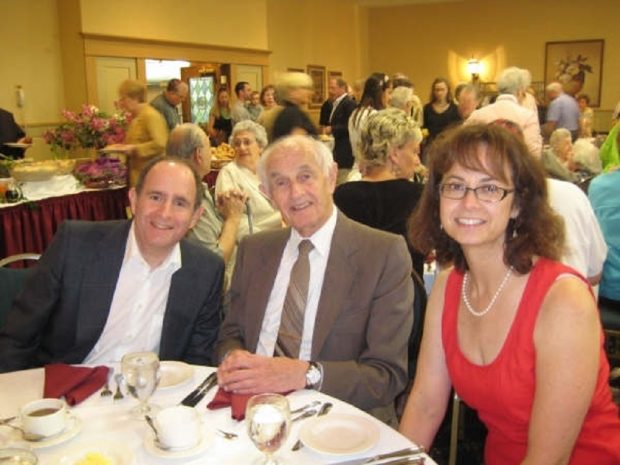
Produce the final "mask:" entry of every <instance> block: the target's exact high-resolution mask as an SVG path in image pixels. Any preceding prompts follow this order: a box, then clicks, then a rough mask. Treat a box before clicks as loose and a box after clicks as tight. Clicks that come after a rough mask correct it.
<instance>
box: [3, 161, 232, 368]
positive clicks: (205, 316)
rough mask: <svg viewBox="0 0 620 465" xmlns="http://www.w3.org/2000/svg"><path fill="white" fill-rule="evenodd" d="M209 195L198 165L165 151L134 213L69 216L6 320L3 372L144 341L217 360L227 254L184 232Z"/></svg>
mask: <svg viewBox="0 0 620 465" xmlns="http://www.w3.org/2000/svg"><path fill="white" fill-rule="evenodd" d="M201 195H202V185H201V180H200V178H199V177H198V175H197V174H196V172H195V170H194V169H193V168H192V167H191V165H189V164H188V163H187V162H185V161H183V160H179V159H173V158H160V159H155V160H153V161H152V162H151V163H149V164H148V165H146V166H145V168H144V170H143V171H142V173H141V174H140V177H139V179H138V183H137V185H136V187H135V188H132V189H131V190H130V191H129V199H130V204H131V209H132V212H133V221H111V222H92V223H91V222H77V221H67V222H65V223H64V224H63V225H62V226H61V228H60V229H59V231H58V232H57V234H56V235H55V237H54V240H53V241H52V243H51V244H50V246H49V247H48V249H47V250H46V251H45V253H44V255H43V256H42V257H41V259H40V260H39V262H38V263H37V265H36V266H35V268H34V270H33V273H32V274H31V276H30V277H29V278H28V280H27V282H26V286H25V289H24V291H23V292H22V293H21V294H20V296H19V297H18V298H17V299H16V302H15V304H14V306H13V308H12V310H11V311H10V312H9V314H8V315H7V319H6V323H5V326H4V327H3V328H2V330H0V372H7V371H13V370H20V369H25V368H32V367H37V366H42V365H44V364H47V363H51V362H64V363H111V362H115V361H119V360H120V358H121V357H122V355H124V354H125V353H127V352H134V351H154V352H158V353H159V356H160V358H161V359H169V360H184V361H187V362H190V363H197V364H209V363H210V362H211V359H212V350H213V346H214V343H215V340H216V337H217V331H218V327H219V323H220V298H221V289H222V277H223V262H222V259H221V258H220V257H218V256H217V255H215V254H214V253H212V252H211V251H208V250H206V249H205V248H203V247H200V246H199V245H197V244H193V243H191V242H189V241H187V240H185V239H184V236H185V234H186V232H187V231H188V229H189V228H191V227H192V226H193V225H194V224H195V223H196V221H197V220H198V218H199V217H200V214H201V213H202V208H201V206H200V205H201Z"/></svg>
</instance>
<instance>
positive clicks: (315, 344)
mask: <svg viewBox="0 0 620 465" xmlns="http://www.w3.org/2000/svg"><path fill="white" fill-rule="evenodd" d="M350 226H351V220H349V219H348V218H347V217H346V216H344V215H343V214H342V213H340V212H338V219H337V222H336V228H335V229H334V236H333V238H332V245H331V248H330V251H329V257H328V259H327V267H326V268H325V278H324V280H323V288H322V289H321V297H320V298H319V305H318V308H317V313H316V320H315V324H314V332H313V336H312V359H313V360H314V359H316V358H317V357H318V355H319V354H320V353H321V349H322V348H323V344H325V340H326V339H327V337H328V336H329V333H330V332H331V328H332V327H333V325H334V322H335V321H336V320H337V319H338V316H339V315H340V313H341V312H342V309H343V308H344V306H345V305H344V304H345V300H346V299H347V297H348V296H349V295H351V292H352V291H353V290H352V289H351V288H352V286H353V282H354V279H355V276H357V267H356V266H355V265H354V264H353V263H352V260H350V257H351V255H353V254H354V253H355V252H356V251H357V250H358V248H359V244H358V243H357V241H356V240H355V236H354V235H352V234H351V233H350V229H351V228H350Z"/></svg>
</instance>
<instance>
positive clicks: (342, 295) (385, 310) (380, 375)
mask: <svg viewBox="0 0 620 465" xmlns="http://www.w3.org/2000/svg"><path fill="white" fill-rule="evenodd" d="M289 235H290V229H283V230H278V231H265V232H262V233H258V234H254V235H251V236H247V237H246V238H245V239H244V241H243V242H242V243H241V245H240V246H239V251H238V255H237V264H236V268H235V273H234V275H233V280H232V285H231V290H230V296H231V307H230V310H229V312H228V314H227V315H226V318H225V321H224V323H223V325H222V327H221V329H220V335H219V341H218V353H219V355H220V357H221V356H222V355H223V354H226V353H227V352H228V351H229V350H232V349H235V348H244V349H246V350H248V351H250V352H254V351H255V350H256V347H257V344H258V339H259V335H260V330H261V325H262V321H263V317H264V314H265V309H266V307H267V302H268V300H269V295H270V293H271V289H272V287H273V284H274V280H275V277H276V274H277V271H278V267H279V265H280V260H281V257H282V253H283V250H284V247H285V245H286V242H287V241H288V238H289ZM325 273H326V275H325V279H324V282H323V289H322V291H321V296H320V300H319V305H318V309H317V316H316V321H315V327H314V335H313V340H312V360H314V361H317V362H320V363H321V364H322V366H323V370H324V371H323V384H322V388H321V391H323V392H325V393H326V394H329V395H332V396H334V397H337V398H340V399H342V400H344V401H346V402H349V403H352V404H354V405H355V406H357V407H359V408H361V409H363V410H367V411H369V410H371V409H375V408H377V407H384V406H388V405H390V404H392V402H393V400H394V398H395V396H396V395H398V394H399V393H400V392H401V391H402V390H403V388H404V386H405V384H406V381H407V341H408V338H409V333H410V332H411V327H412V324H413V310H412V305H413V285H412V281H411V258H410V257H409V252H408V250H407V247H406V245H405V241H404V239H403V238H402V237H400V236H397V235H394V234H390V233H386V232H382V231H379V230H375V229H371V228H369V227H367V226H364V225H361V224H359V223H356V222H355V221H352V220H350V219H348V218H347V217H346V216H344V215H343V214H342V213H338V219H337V223H336V228H335V230H334V235H333V238H332V245H331V250H330V253H329V257H328V262H327V268H326V271H325Z"/></svg>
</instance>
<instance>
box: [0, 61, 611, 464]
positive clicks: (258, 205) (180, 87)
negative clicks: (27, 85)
mask: <svg viewBox="0 0 620 465" xmlns="http://www.w3.org/2000/svg"><path fill="white" fill-rule="evenodd" d="M496 81H497V93H496V94H495V95H491V96H490V95H486V94H484V93H483V92H482V91H481V88H480V87H479V86H478V85H477V84H476V83H465V84H462V85H459V86H457V88H456V89H455V92H454V93H453V91H452V85H451V83H450V82H449V81H448V80H447V79H445V78H442V77H437V78H436V79H435V80H434V81H433V82H432V85H431V89H430V95H429V97H428V100H427V102H426V103H425V104H422V100H421V99H420V97H418V96H417V95H416V92H415V87H414V84H413V82H412V80H411V79H410V78H408V77H407V76H405V75H403V74H396V75H394V76H389V75H388V74H386V73H381V72H377V73H372V74H371V75H370V76H368V78H367V79H365V80H363V81H353V82H352V83H351V86H350V85H349V84H350V83H349V82H347V81H346V80H345V79H343V78H342V77H335V78H330V79H329V81H328V83H327V84H328V85H327V89H328V95H329V97H328V99H327V100H326V101H325V103H324V104H323V105H322V107H321V111H320V115H319V121H318V124H315V122H314V121H313V118H312V116H311V115H310V114H309V112H308V111H307V105H308V103H309V102H310V100H311V98H312V95H313V92H314V90H313V89H314V83H313V80H312V78H311V77H310V76H309V75H308V74H305V73H301V72H291V73H283V74H282V75H280V76H278V79H277V80H276V82H275V83H274V84H273V85H267V86H265V87H264V88H263V89H261V90H259V89H252V88H251V85H250V83H248V82H244V81H241V82H238V83H236V84H235V86H234V88H233V89H230V90H229V89H228V88H226V87H222V88H218V89H216V91H215V98H214V103H213V107H212V109H211V111H210V113H209V117H208V121H206V122H204V130H203V128H201V127H200V126H199V125H197V124H193V123H182V122H181V119H180V117H179V112H178V111H177V106H178V105H179V104H180V103H181V102H183V101H185V100H186V99H187V96H188V91H189V89H188V86H187V84H186V83H184V82H182V81H180V80H178V79H173V80H171V81H170V82H169V83H168V85H167V87H166V88H165V90H164V91H163V92H162V93H161V95H158V96H157V97H156V98H155V99H154V100H152V101H151V102H150V104H149V103H147V102H146V87H145V86H144V85H143V84H142V83H140V82H137V81H132V80H128V81H125V82H123V83H122V84H121V86H120V88H119V105H120V107H121V108H122V109H123V110H125V111H127V112H129V113H130V114H131V115H132V120H131V123H130V126H129V128H128V131H127V137H126V140H125V142H124V143H123V144H116V145H114V146H110V147H108V149H109V150H114V151H117V152H121V153H123V154H125V156H126V158H127V163H128V165H129V185H130V200H131V209H132V211H133V214H134V220H133V221H132V222H130V221H127V222H118V223H114V224H110V225H98V226H92V227H90V226H85V225H82V224H71V223H69V224H67V225H66V227H63V228H62V229H61V231H60V232H59V234H58V236H57V238H55V239H54V242H53V244H52V246H50V249H49V251H47V252H46V253H45V254H44V256H43V258H42V260H41V263H40V265H39V267H38V268H37V272H36V274H35V275H34V277H33V278H31V280H30V281H29V283H28V287H27V291H26V292H24V293H23V294H22V297H20V298H19V299H18V301H17V303H16V311H17V313H15V312H13V313H12V314H11V315H10V317H9V318H8V320H7V324H6V326H5V327H3V328H2V329H0V371H6V370H11V369H21V368H28V367H32V366H38V365H40V364H42V363H46V362H50V361H68V362H71V363H83V362H84V363H93V362H97V363H99V362H105V361H106V360H109V359H111V358H114V357H118V356H119V355H120V354H121V352H123V351H127V350H130V349H133V348H135V347H143V346H145V345H146V348H147V349H149V350H155V351H157V350H158V351H159V352H160V354H161V355H162V356H165V357H170V358H173V359H179V360H186V361H189V362H192V363H203V364H206V363H216V364H219V369H218V382H219V384H220V386H221V387H222V388H224V389H227V390H232V391H235V392H239V393H246V394H249V393H260V392H288V391H291V390H295V389H301V388H304V387H305V388H314V389H320V390H322V391H324V392H326V393H327V394H330V395H333V396H335V397H338V398H341V399H342V400H345V401H347V402H350V403H352V404H354V405H356V406H357V407H359V408H361V409H364V410H366V411H368V412H370V413H372V414H373V415H375V416H377V417H378V418H380V419H382V420H384V421H385V422H387V423H388V424H391V425H393V426H394V427H398V422H399V421H400V426H399V427H400V430H401V432H402V433H403V434H405V435H406V436H408V437H409V438H411V439H412V440H414V441H415V442H416V443H418V444H421V445H423V446H424V447H425V448H427V450H428V449H429V448H430V446H431V444H432V442H433V439H434V437H435V434H436V432H437V430H438V428H439V425H440V423H441V421H442V419H443V418H444V414H445V411H446V408H447V404H448V400H449V397H450V392H451V389H452V388H455V389H456V391H457V392H458V394H459V396H460V397H461V398H462V399H464V400H465V401H466V402H467V403H468V405H470V406H472V407H474V408H475V409H477V410H478V412H479V415H480V418H481V420H482V421H483V422H484V423H485V425H486V427H487V428H488V430H489V434H488V438H487V443H486V444H487V446H486V451H485V463H487V465H498V464H508V465H511V464H515V465H516V464H526V463H527V464H529V463H541V464H543V463H544V464H555V463H562V464H571V465H573V464H574V465H576V464H578V463H597V464H603V465H605V464H609V465H611V464H617V463H620V448H618V444H620V419H619V417H618V410H617V407H615V406H614V404H613V401H612V397H611V392H610V390H609V386H608V378H609V364H608V362H607V359H606V356H605V352H604V349H603V347H602V345H601V338H602V336H601V327H600V321H599V316H598V311H597V296H596V292H597V290H598V292H599V293H600V299H603V300H604V301H605V302H606V304H607V305H611V306H614V307H615V308H617V309H619V311H620V235H619V233H618V231H620V213H619V212H620V201H619V200H618V199H620V195H619V194H618V193H617V191H618V185H620V180H619V179H617V177H618V176H620V175H619V174H617V173H618V171H617V169H618V168H619V167H620V154H619V146H620V122H618V121H617V118H618V114H617V113H618V112H619V111H616V114H614V118H616V121H615V122H614V126H613V128H612V130H611V131H610V133H609V135H608V137H607V138H606V139H595V138H594V137H593V136H594V135H595V134H596V131H595V127H594V126H595V125H594V113H593V110H592V109H591V108H590V107H589V103H590V100H589V97H588V96H587V95H570V94H568V93H567V92H565V91H564V89H563V87H562V85H561V84H560V83H559V82H553V83H550V84H549V85H548V86H547V87H546V89H545V91H546V96H547V100H548V105H544V102H543V101H540V100H537V98H536V97H535V95H534V94H533V92H532V89H531V84H532V82H531V81H532V77H531V74H530V72H529V71H528V70H525V69H521V68H517V67H509V68H506V69H504V70H502V71H501V72H500V73H499V75H498V77H497V80H496ZM231 96H232V97H233V98H232V99H231ZM543 106H544V107H545V110H544V111H542V112H541V107H543ZM619 108H620V104H619ZM617 110H618V109H617ZM541 114H543V115H544V116H543V117H542V118H541V116H540V115H541ZM5 120H6V121H7V122H6V124H5V123H4V121H5ZM10 120H12V118H8V117H6V115H4V112H0V122H2V127H4V126H7V125H10V124H14V122H13V123H11V121H10ZM5 133H6V131H5V130H4V129H3V130H2V132H0V134H2V137H3V139H2V140H1V141H0V143H4V142H5V141H8V139H9V138H10V139H14V140H24V137H25V134H24V133H23V132H20V131H19V130H18V129H15V128H13V129H12V132H11V133H10V134H9V135H7V136H5V135H4V134H5ZM7 134H8V133H7ZM545 142H546V143H545ZM223 143H228V144H230V146H231V147H232V149H233V150H234V158H233V159H232V161H231V162H230V163H228V164H226V165H225V166H224V167H223V168H222V169H221V170H220V171H219V173H218V177H217V181H216V183H215V186H214V189H210V188H209V186H208V185H207V184H206V183H204V182H201V180H203V179H204V178H205V176H207V174H208V173H209V171H210V170H211V156H212V155H211V148H212V147H217V146H219V145H221V144H223ZM3 150H4V149H3ZM588 198H589V200H588ZM186 237H188V238H190V239H191V240H187V239H186ZM112 239H114V240H115V241H116V245H115V247H114V248H113V249H112V253H111V257H110V259H108V260H103V258H101V257H100V256H99V255H100V251H101V250H103V249H104V248H105V246H106V245H109V244H110V242H109V241H111V240H112ZM71 241H74V242H71ZM70 243H75V244H77V246H76V247H75V248H73V249H72V248H71V247H69V244H70ZM119 244H120V245H119ZM78 246H79V247H78ZM80 254H87V255H86V257H89V261H91V260H90V258H91V259H92V263H90V264H89V265H88V266H87V267H85V268H84V269H83V268H82V267H81V265H80V263H81V262H82V261H83V260H84V255H80ZM189 257H191V258H189ZM433 258H434V259H436V262H437V264H438V266H439V268H440V269H441V272H440V273H439V275H438V277H437V279H436V281H435V284H434V286H433V289H432V292H431V295H430V300H429V304H428V311H427V312H426V316H425V318H424V319H423V320H422V321H413V314H412V312H411V309H412V306H413V304H414V292H413V289H414V286H413V281H412V277H413V278H417V279H420V277H421V276H423V275H424V271H425V270H424V266H425V262H426V261H427V260H431V259H433ZM97 266H101V267H102V269H104V270H107V273H108V275H107V278H106V280H107V281H110V283H112V284H114V283H116V281H117V280H118V281H119V282H120V281H121V278H122V279H123V280H126V281H123V282H124V284H123V285H121V286H117V287H116V288H115V286H114V285H111V286H107V287H106V288H105V289H102V290H100V291H97V293H98V297H100V300H101V296H103V297H104V299H103V301H104V302H103V304H102V305H103V306H104V307H106V308H101V309H100V311H101V313H102V315H103V316H102V317H98V318H96V321H94V322H93V323H92V325H93V327H95V328H96V330H95V331H91V333H92V334H90V335H89V337H88V338H84V337H82V338H81V343H80V344H79V346H77V345H72V344H71V341H73V340H74V339H75V333H76V332H77V329H78V328H76V327H75V321H73V320H77V319H78V318H79V317H80V315H82V314H83V312H85V311H86V310H84V309H83V308H82V306H83V299H81V300H80V299H79V298H78V295H79V294H80V292H82V290H81V288H82V287H84V288H85V289H86V290H85V291H84V292H91V293H92V292H93V291H92V289H89V288H88V278H89V276H91V275H92V273H95V271H94V269H95V268H96V267H97ZM149 268H151V269H155V270H157V273H155V275H152V274H149V273H147V271H148V269H149ZM60 269H63V270H65V271H64V272H63V273H62V279H60V280H59V279H57V278H56V277H57V276H58V270H60ZM196 270H200V271H196ZM177 271H178V272H180V273H183V275H184V276H187V282H181V280H175V279H174V276H176V272H177ZM84 273H86V274H84ZM132 273H134V275H132V276H129V275H131V274H132ZM188 273H189V274H188ZM192 273H193V274H192ZM72 274H73V275H72ZM190 274H191V276H190ZM72 276H79V279H77V278H76V281H75V282H71V279H72ZM190 278H191V279H190ZM199 280H200V282H199ZM107 281H106V282H107ZM144 282H146V283H147V284H148V286H144V287H142V289H143V290H142V291H141V292H140V293H138V294H137V296H133V297H131V296H130V295H129V294H131V292H130V290H131V289H132V288H139V287H140V286H141V285H142V283H144ZM154 285H157V286H159V287H160V288H161V289H165V292H163V291H162V292H155V291H150V290H149V289H150V288H151V286H154ZM599 285H600V287H598V286H599ZM591 286H594V292H593V291H592V288H591ZM195 289H200V292H194V290H195ZM97 293H96V294H97ZM93 295H94V294H93ZM224 295H226V297H225V298H224V297H223V296H224ZM168 296H170V298H172V297H173V296H174V297H175V298H177V299H179V301H180V302H183V304H184V305H183V308H180V307H179V308H177V307H175V306H172V307H170V308H168V309H167V307H166V301H167V299H168V298H169V297H168ZM190 296H191V297H190ZM42 302H44V303H45V305H41V303H42ZM144 302H148V303H150V304H152V306H153V307H154V308H155V311H156V318H157V321H158V322H159V323H158V324H148V325H146V326H145V323H144V322H139V321H138V320H137V318H138V317H136V315H134V314H133V310H134V309H136V308H138V307H140V308H142V307H143V305H142V303H144ZM125 304H126V305H125ZM168 311H170V312H173V313H175V314H177V316H178V318H181V319H182V320H183V321H184V322H185V324H186V325H188V326H191V328H185V329H184V328H181V327H180V326H179V325H175V324H174V323H173V322H172V320H171V319H170V318H168V317H167V316H166V318H165V319H164V312H168ZM141 312H142V313H136V314H138V315H142V318H143V319H146V320H148V318H146V316H144V310H141ZM24 315H25V317H24ZM22 317H24V318H25V320H24V319H23V318H22ZM106 318H107V320H106ZM124 319H128V320H129V321H130V326H131V328H133V329H138V330H141V331H142V332H143V333H144V334H146V336H144V337H143V336H142V335H140V334H138V333H139V332H140V331H137V332H136V331H133V333H132V334H131V335H130V334H125V333H124V329H122V328H121V327H120V326H121V322H122V321H124ZM220 320H221V321H220ZM23 321H27V322H28V323H29V324H28V325H26V326H27V329H25V328H26V326H24V324H23ZM48 322H49V323H48ZM414 325H418V328H419V325H423V336H422V343H421V349H420V348H419V347H418V348H417V349H416V351H415V353H413V354H412V353H411V351H410V345H411V341H410V339H411V335H412V334H413V331H414V329H415V326H414ZM133 329H132V330H133ZM63 331H67V332H69V333H71V334H70V337H67V334H63ZM218 331H219V335H218V336H217V338H216V334H217V333H218ZM420 331H422V330H420ZM136 334H138V335H136ZM119 335H121V336H122V337H123V342H122V343H121V344H120V345H118V346H116V345H115V344H114V340H115V338H116V337H117V336H119ZM418 349H419V350H420V353H419V358H418V353H417V350H418ZM412 357H416V359H417V360H418V363H417V369H416V376H415V379H413V380H408V379H407V377H408V376H411V373H410V372H408V371H407V366H408V362H410V359H411V358H412ZM408 383H409V388H411V393H410V395H409V396H408V401H407V405H406V407H405V408H404V411H403V410H402V409H401V410H400V411H398V410H397V409H396V405H395V404H394V399H395V398H396V396H397V395H399V394H400V393H401V392H403V391H404V390H405V389H406V386H407V385H408ZM411 384H412V385H413V386H412V387H411ZM405 392H406V391H405Z"/></svg>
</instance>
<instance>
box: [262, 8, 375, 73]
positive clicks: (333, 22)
mask: <svg viewBox="0 0 620 465" xmlns="http://www.w3.org/2000/svg"><path fill="white" fill-rule="evenodd" d="M358 10H359V8H358V7H357V4H356V1H355V0H338V1H334V0H267V29H268V31H269V49H270V50H271V51H272V52H273V53H272V55H271V59H270V65H271V66H270V71H271V76H270V79H271V80H273V79H274V78H275V76H276V75H277V74H278V73H280V72H283V71H286V68H289V67H290V68H300V69H304V70H305V69H306V66H307V65H309V64H310V65H320V66H325V67H326V68H327V71H330V70H335V71H341V72H342V73H343V76H344V78H345V79H347V80H351V81H353V80H355V79H357V78H358V77H359V76H363V75H365V74H366V73H367V70H366V69H365V67H366V66H367V65H366V63H367V59H366V57H365V54H366V49H365V48H363V43H364V41H365V33H366V29H367V27H366V24H365V23H364V21H365V17H364V16H363V12H361V13H360V11H358ZM361 31H363V32H361Z"/></svg>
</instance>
